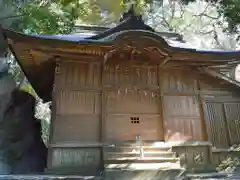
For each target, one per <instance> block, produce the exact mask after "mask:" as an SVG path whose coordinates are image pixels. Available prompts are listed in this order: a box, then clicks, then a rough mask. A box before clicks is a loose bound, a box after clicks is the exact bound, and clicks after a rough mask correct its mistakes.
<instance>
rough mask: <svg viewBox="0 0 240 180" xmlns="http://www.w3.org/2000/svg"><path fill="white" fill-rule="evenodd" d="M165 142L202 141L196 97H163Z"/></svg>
mask: <svg viewBox="0 0 240 180" xmlns="http://www.w3.org/2000/svg"><path fill="white" fill-rule="evenodd" d="M164 123H165V134H166V135H165V136H166V137H167V140H202V128H201V119H200V113H199V104H198V100H197V97H196V96H164Z"/></svg>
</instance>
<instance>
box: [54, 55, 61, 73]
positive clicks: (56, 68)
mask: <svg viewBox="0 0 240 180" xmlns="http://www.w3.org/2000/svg"><path fill="white" fill-rule="evenodd" d="M55 60H56V67H55V73H56V74H60V70H61V68H60V67H61V59H60V57H55Z"/></svg>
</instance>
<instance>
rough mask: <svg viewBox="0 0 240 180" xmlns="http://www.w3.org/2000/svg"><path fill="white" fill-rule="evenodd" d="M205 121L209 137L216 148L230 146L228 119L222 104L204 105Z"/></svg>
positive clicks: (208, 103) (209, 103)
mask: <svg viewBox="0 0 240 180" xmlns="http://www.w3.org/2000/svg"><path fill="white" fill-rule="evenodd" d="M204 112H205V119H206V122H207V129H208V137H209V140H210V141H211V142H212V143H213V146H215V147H216V148H226V147H228V146H229V141H228V131H227V128H226V119H225V116H224V107H223V104H222V103H217V102H214V103H211V102H206V103H205V104H204Z"/></svg>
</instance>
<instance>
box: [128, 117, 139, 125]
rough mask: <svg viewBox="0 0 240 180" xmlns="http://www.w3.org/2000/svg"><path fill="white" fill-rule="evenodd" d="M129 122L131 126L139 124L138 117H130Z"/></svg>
mask: <svg viewBox="0 0 240 180" xmlns="http://www.w3.org/2000/svg"><path fill="white" fill-rule="evenodd" d="M130 121H131V123H132V124H139V123H140V122H139V117H130Z"/></svg>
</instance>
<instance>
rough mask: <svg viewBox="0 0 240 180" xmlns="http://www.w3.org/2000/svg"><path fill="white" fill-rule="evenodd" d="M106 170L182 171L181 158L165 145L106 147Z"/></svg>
mask: <svg viewBox="0 0 240 180" xmlns="http://www.w3.org/2000/svg"><path fill="white" fill-rule="evenodd" d="M103 159H104V164H105V169H111V170H112V169H121V170H160V169H161V170H162V169H180V162H179V158H177V157H176V154H175V152H172V150H171V146H168V145H167V144H165V143H161V144H158V145H152V144H150V143H144V144H141V145H136V143H132V144H121V145H112V146H106V147H105V148H104V152H103Z"/></svg>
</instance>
